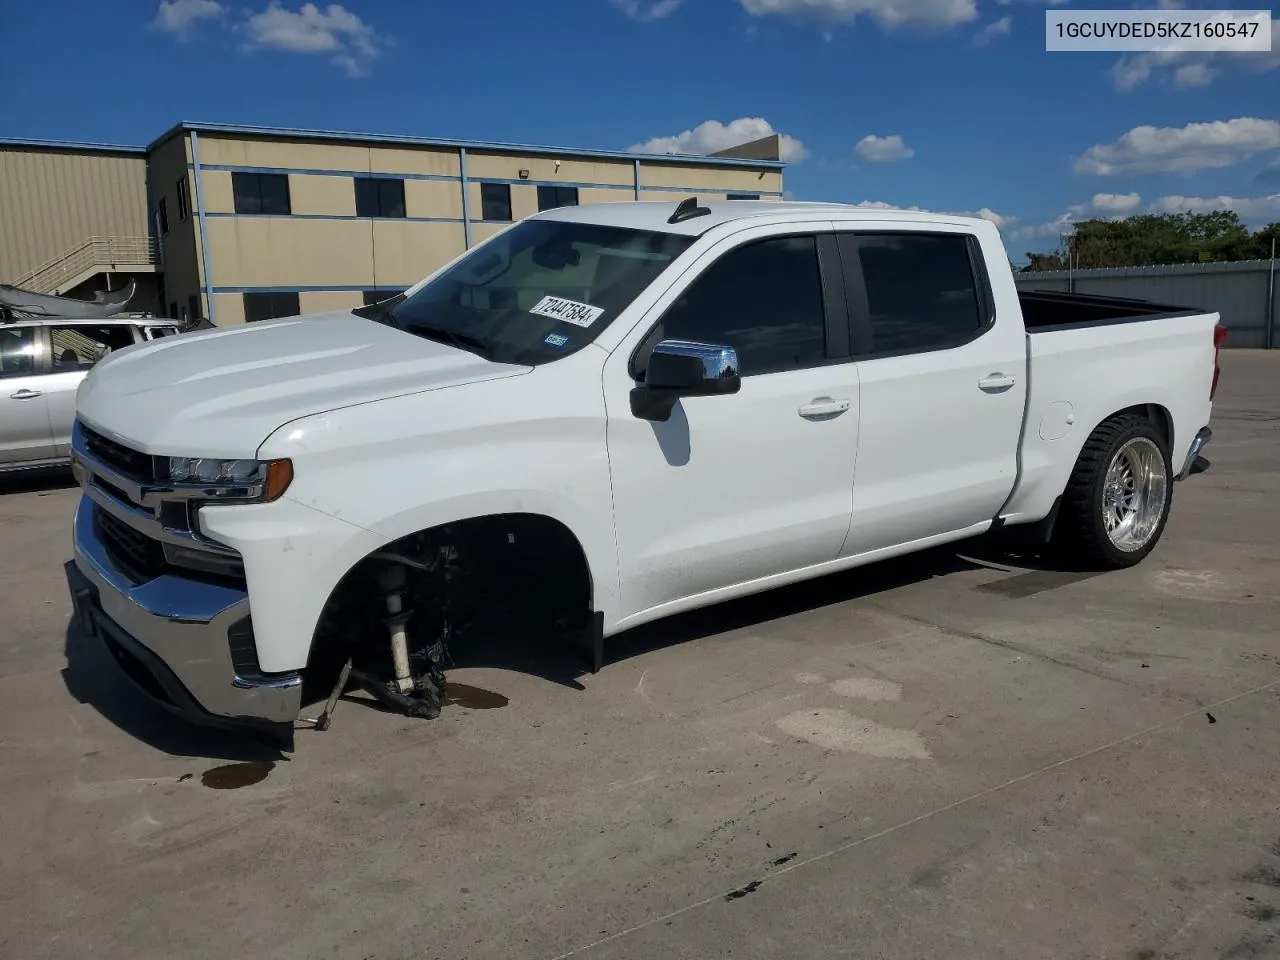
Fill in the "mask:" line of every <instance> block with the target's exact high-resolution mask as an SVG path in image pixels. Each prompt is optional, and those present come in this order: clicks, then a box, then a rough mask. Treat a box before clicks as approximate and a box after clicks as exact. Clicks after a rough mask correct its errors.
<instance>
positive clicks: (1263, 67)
mask: <svg viewBox="0 0 1280 960" xmlns="http://www.w3.org/2000/svg"><path fill="white" fill-rule="evenodd" d="M1227 66H1230V67H1236V68H1239V69H1241V70H1248V71H1250V72H1253V73H1266V72H1267V71H1268V70H1278V69H1280V19H1274V20H1272V21H1271V50H1270V51H1269V52H1268V51H1263V50H1259V51H1255V52H1251V53H1234V52H1230V51H1227V52H1207V51H1203V50H1153V51H1150V52H1147V53H1135V54H1131V55H1126V56H1123V57H1121V58H1120V59H1119V60H1117V61H1116V63H1115V65H1114V66H1113V67H1112V68H1111V76H1112V79H1114V81H1115V85H1116V88H1117V89H1118V90H1126V91H1127V90H1132V89H1133V88H1134V87H1137V86H1139V85H1141V84H1143V83H1146V82H1147V81H1148V80H1150V79H1152V77H1156V78H1159V77H1161V76H1163V75H1164V73H1165V72H1170V71H1171V72H1172V75H1173V83H1174V85H1175V86H1179V87H1199V86H1204V85H1205V84H1206V83H1209V82H1211V81H1212V80H1213V79H1214V78H1216V77H1217V76H1218V75H1219V74H1221V72H1222V71H1221V70H1220V69H1218V68H1219V67H1227Z"/></svg>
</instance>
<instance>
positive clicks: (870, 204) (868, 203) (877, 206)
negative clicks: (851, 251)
mask: <svg viewBox="0 0 1280 960" xmlns="http://www.w3.org/2000/svg"><path fill="white" fill-rule="evenodd" d="M854 206H855V207H861V208H862V209H864V210H912V211H915V212H916V213H939V214H942V215H943V216H952V217H981V218H982V219H983V220H989V221H991V222H992V223H994V224H995V225H996V227H998V228H1004V227H1007V226H1009V225H1010V224H1012V223H1014V222H1015V221H1016V220H1017V218H1016V217H1006V216H1004V215H1002V214H999V213H996V212H995V211H994V210H992V209H991V208H990V207H982V208H981V209H979V210H933V211H930V210H926V209H925V208H924V207H917V206H914V205H912V206H909V207H904V206H902V205H901V204H897V203H885V202H884V201H883V200H860V201H859V202H858V203H855V204H854Z"/></svg>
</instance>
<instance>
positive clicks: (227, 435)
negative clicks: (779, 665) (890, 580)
mask: <svg viewBox="0 0 1280 960" xmlns="http://www.w3.org/2000/svg"><path fill="white" fill-rule="evenodd" d="M1222 333H1223V330H1222V328H1221V327H1220V326H1219V325H1218V315H1217V314H1214V313H1205V312H1201V311H1198V310H1191V309H1180V308H1175V307H1165V306H1160V305H1156V304H1149V303H1143V302H1137V301H1109V300H1100V299H1097V298H1088V297H1070V296H1063V295H1058V294H1044V295H1041V294H1023V295H1021V296H1020V295H1019V294H1018V292H1017V290H1016V289H1015V287H1014V281H1013V276H1012V273H1011V271H1010V267H1009V258H1008V256H1007V255H1006V253H1005V250H1004V247H1003V245H1002V243H1001V240H1000V236H999V233H998V232H997V230H996V228H995V227H994V226H992V225H991V224H990V223H987V222H985V221H983V220H976V219H968V218H961V217H953V216H941V215H933V214H927V213H916V212H905V211H888V210H866V209H859V208H855V207H848V206H842V205H827V204H797V203H778V202H760V203H753V202H749V201H735V202H730V203H711V204H708V205H706V206H698V205H697V203H696V201H694V200H689V201H685V202H684V203H682V204H680V205H679V207H678V208H676V207H673V206H672V205H669V204H663V203H622V204H600V205H591V206H583V207H565V208H559V209H555V210H550V211H547V212H545V213H541V214H538V215H536V216H534V217H531V218H529V219H526V220H524V221H521V222H519V223H516V224H514V225H512V226H511V227H510V228H508V229H506V230H504V231H503V232H502V233H500V234H499V235H497V236H495V237H493V238H491V239H490V240H488V241H486V242H485V243H483V244H482V245H480V246H478V247H476V248H475V249H473V250H471V251H470V252H468V253H466V254H464V255H463V256H461V257H460V258H458V259H457V260H455V261H453V262H452V263H450V264H448V265H447V266H445V267H443V268H442V269H440V270H439V271H437V272H436V273H435V274H433V275H432V276H430V277H428V278H427V279H425V280H423V281H422V282H421V283H419V284H418V285H416V286H414V287H413V288H411V289H410V290H408V291H406V293H404V294H402V295H400V296H398V297H395V298H393V299H391V300H388V301H386V302H384V303H381V304H375V305H373V306H370V307H363V308H359V309H355V310H351V311H338V312H333V313H327V314H320V315H315V316H311V317H305V318H289V319H283V320H275V321H270V322H264V323H259V324H253V325H249V326H245V327H243V328H240V329H235V330H219V331H213V332H207V333H204V332H197V333H192V334H187V335H184V336H182V337H178V338H175V339H173V340H171V341H169V342H161V343H159V344H156V345H154V346H152V347H148V348H146V349H143V350H126V351H122V352H121V353H119V354H118V355H116V356H114V357H111V358H108V359H107V360H105V361H104V362H102V363H101V364H99V365H98V366H97V367H96V368H94V370H93V371H91V372H90V374H89V376H88V377H87V378H86V380H85V382H84V384H83V386H82V387H81V390H80V396H79V401H78V405H77V416H78V422H77V426H76V432H75V436H74V439H73V444H72V445H73V454H74V457H75V469H76V471H77V473H78V476H79V478H80V481H81V483H82V484H83V489H84V496H83V498H82V499H81V501H80V506H79V509H78V513H77V515H76V520H75V557H76V559H75V565H74V568H73V569H71V570H69V574H68V575H69V578H70V587H71V591H72V595H73V597H74V599H75V604H76V609H77V611H78V617H79V618H80V620H81V622H82V624H83V626H84V627H85V629H87V630H89V631H91V632H94V633H96V634H98V635H100V636H101V637H102V639H103V640H104V641H105V642H106V644H107V645H108V646H109V647H110V648H111V650H112V651H113V652H114V653H115V654H116V657H117V659H118V660H119V661H120V662H121V663H122V664H123V665H124V666H125V668H126V670H128V671H129V672H130V673H131V674H132V675H133V676H134V677H135V679H137V680H138V682H139V684H140V685H141V686H142V687H143V689H145V690H147V691H149V692H150V693H151V694H152V696H154V697H156V698H157V699H158V700H160V701H161V702H163V703H165V704H166V705H167V706H169V707H170V708H172V709H173V710H175V711H177V712H179V713H181V714H183V715H185V716H188V717H190V718H192V719H195V720H197V721H200V722H205V723H217V724H233V725H234V724H240V725H250V726H258V727H270V728H272V729H277V730H291V729H292V724H293V721H294V719H295V717H296V715H297V713H298V711H299V708H300V703H302V702H303V696H304V689H303V686H304V681H308V684H307V691H306V695H307V697H308V698H310V697H311V696H312V695H313V691H314V695H316V696H318V697H323V695H324V694H325V693H328V690H329V687H330V685H332V683H333V680H334V677H335V674H337V672H338V668H339V666H341V665H345V664H346V663H348V661H349V662H350V663H351V664H352V665H353V667H352V669H353V671H354V672H353V673H352V674H351V675H352V676H354V677H357V678H358V679H360V682H361V683H363V684H364V685H366V686H368V687H369V688H370V689H372V690H374V691H375V692H377V694H378V695H379V696H380V697H381V698H382V699H384V700H385V701H386V702H388V703H393V704H398V705H400V706H401V707H403V708H404V709H405V710H406V711H408V712H410V713H419V714H421V715H426V716H431V715H434V713H436V712H437V711H438V709H439V694H440V690H441V683H442V675H441V669H442V664H443V663H444V662H446V661H445V649H446V647H447V645H448V644H450V643H453V644H455V646H456V645H457V644H458V643H462V642H465V637H466V634H465V632H462V631H463V630H464V627H465V625H466V624H467V623H468V622H469V621H470V620H471V617H472V615H473V614H474V615H476V616H483V615H484V614H486V613H489V612H492V610H493V609H494V608H500V607H503V606H507V607H517V608H518V612H519V615H520V617H521V620H520V622H521V623H523V624H525V625H526V626H527V629H528V630H529V631H530V636H531V637H532V636H533V635H534V631H535V630H536V629H538V626H539V625H542V624H547V625H555V626H556V628H557V629H558V630H560V631H561V634H562V635H563V636H564V637H565V638H566V639H567V640H569V641H571V642H572V643H573V644H575V645H576V646H577V647H578V649H580V650H581V651H583V652H584V653H585V655H586V657H587V660H588V661H589V664H590V667H591V669H599V668H600V666H601V663H602V660H603V643H604V640H605V638H607V637H610V636H612V635H614V634H617V633H619V632H620V631H623V630H626V629H627V628H629V627H633V626H636V625H638V624H641V623H645V622H647V621H652V620H655V619H657V618H660V617H665V616H667V615H669V614H674V613H677V612H680V611H684V610H690V609H693V608H697V607H703V606H706V605H708V604H711V603H715V602H718V601H721V600H726V599H729V598H731V597H738V596H742V595H744V594H750V593H755V592H758V591H763V590H766V589H769V588H771V587H776V586H779V585H782V584H786V583H791V582H794V581H798V580H803V579H806V578H810V577H816V576H820V575H822V574H826V573H830V572H833V571H836V570H841V569H845V568H849V567H856V566H858V565H861V564H866V563H870V562H872V561H876V560H880V559H883V558H886V557H892V556H896V555H899V554H904V553H908V552H911V551H916V550H921V549H924V548H926V547H932V546H935V545H937V544H943V543H947V542H950V541H956V540H960V539H962V538H967V537H971V536H974V535H976V534H981V533H983V532H985V531H991V530H993V529H995V528H1000V527H1015V526H1020V527H1024V528H1026V529H1028V530H1032V531H1034V532H1035V534H1036V535H1037V536H1039V537H1040V538H1042V539H1044V540H1045V541H1047V542H1051V543H1052V544H1054V545H1056V546H1057V547H1059V548H1061V549H1062V550H1063V551H1065V552H1066V553H1067V554H1069V555H1070V556H1071V557H1073V558H1074V559H1075V560H1076V561H1078V562H1080V563H1082V564H1086V565H1088V566H1091V567H1099V568H1118V567H1125V566H1129V565H1131V564H1134V563H1137V562H1139V561H1140V560H1142V559H1143V558H1144V557H1145V556H1146V555H1147V554H1148V553H1149V552H1150V551H1151V550H1152V549H1153V548H1154V547H1155V545H1156V543H1157V542H1158V541H1159V539H1160V537H1161V533H1162V531H1163V530H1164V527H1165V521H1166V519H1167V517H1168V516H1169V510H1170V504H1171V498H1172V492H1173V483H1172V481H1174V480H1175V479H1180V478H1182V477H1184V476H1186V475H1187V474H1188V473H1190V472H1193V471H1195V470H1198V469H1202V468H1203V467H1205V466H1207V461H1205V460H1204V459H1203V458H1202V457H1201V456H1200V453H1201V449H1202V448H1203V446H1204V444H1205V443H1206V442H1207V441H1208V440H1209V438H1210V431H1209V429H1208V424H1209V418H1210V410H1211V401H1212V397H1213V392H1214V390H1215V388H1216V385H1217V380H1218V365H1217V348H1218V345H1219V343H1220V342H1221V337H1222ZM531 642H532V640H531Z"/></svg>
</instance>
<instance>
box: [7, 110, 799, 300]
mask: <svg viewBox="0 0 1280 960" xmlns="http://www.w3.org/2000/svg"><path fill="white" fill-rule="evenodd" d="M746 146H747V147H749V149H745V150H744V148H743V147H736V148H733V150H732V151H728V152H730V153H736V154H737V155H736V156H722V155H718V156H712V157H686V156H665V155H664V156H655V155H644V154H634V153H624V152H620V151H608V150H599V151H593V150H576V149H562V148H552V147H534V146H524V145H518V144H504V143H479V142H466V141H446V140H436V139H428V138H416V137H402V136H383V135H371V134H349V133H335V132H327V131H316V130H284V129H276V128H263V127H243V126H230V125H224V124H199V123H183V124H179V125H177V126H175V127H173V128H172V129H170V130H168V131H167V132H166V133H164V134H163V135H162V136H161V137H159V138H158V139H157V140H156V141H155V142H153V143H152V144H150V145H149V146H148V147H145V148H120V147H113V148H104V147H93V146H84V147H78V148H77V147H74V146H72V145H67V144H62V145H51V144H48V143H45V144H35V143H30V142H27V143H18V142H14V141H0V209H4V210H5V214H4V217H3V219H4V220H5V221H8V220H11V219H13V218H12V216H11V213H10V211H12V210H14V209H18V210H21V211H22V212H21V214H20V219H21V220H23V221H29V220H33V219H40V218H42V217H46V213H45V210H46V207H47V206H48V205H49V204H50V203H52V202H53V198H54V197H56V196H58V195H59V191H62V193H63V194H64V195H66V196H67V197H68V200H67V206H68V210H69V211H70V212H69V213H68V214H67V215H66V216H64V218H63V220H64V221H65V223H64V222H63V221H59V222H58V230H59V231H60V232H58V233H56V234H53V231H52V228H48V229H45V232H44V233H41V232H40V231H39V230H37V229H35V228H34V227H25V226H23V225H22V224H19V225H17V226H13V225H9V226H8V229H6V225H5V224H4V223H2V222H0V231H4V232H0V241H2V242H3V243H4V248H3V249H2V250H0V281H5V282H11V283H13V282H17V283H18V285H22V282H23V281H24V280H25V281H26V282H27V283H28V285H30V286H31V288H32V289H36V288H37V286H38V285H39V283H43V284H45V285H46V287H45V290H44V291H42V292H60V293H61V292H68V291H71V292H73V293H76V295H84V292H85V291H86V290H89V291H90V292H91V289H104V288H105V287H104V286H103V283H104V281H105V280H106V279H107V277H108V274H110V275H111V278H112V279H111V281H110V282H111V285H112V286H119V285H120V283H119V282H118V274H119V273H120V267H121V265H120V264H118V263H117V264H112V263H104V262H99V261H100V260H101V259H102V258H105V257H109V256H111V255H118V251H114V252H113V251H112V250H111V249H107V248H108V247H110V244H107V245H106V247H103V249H99V250H95V251H94V257H95V258H96V259H95V261H94V263H93V264H91V265H90V267H96V268H97V272H96V273H95V274H94V275H93V277H92V278H80V277H79V275H77V278H78V280H77V285H76V286H75V287H74V288H73V287H71V286H65V285H64V286H61V287H60V288H57V289H56V290H55V289H54V288H53V287H48V286H47V283H48V281H49V280H50V279H53V278H56V277H58V276H61V275H62V274H63V273H65V272H66V270H65V268H59V267H57V266H56V265H55V264H56V262H57V257H58V256H59V255H60V254H59V252H60V251H63V250H66V251H70V250H71V249H72V248H73V246H74V245H75V244H77V243H84V242H85V240H86V238H89V237H106V238H109V239H120V240H123V239H125V238H126V237H128V238H142V239H144V240H145V242H149V243H150V246H149V247H147V250H148V251H150V255H151V257H152V259H151V261H150V262H149V265H148V264H141V265H138V266H139V268H140V269H139V272H142V270H141V268H142V267H146V266H149V269H151V270H157V271H161V272H162V277H163V280H162V285H161V289H160V290H157V291H156V294H157V303H156V307H155V312H158V313H161V314H165V315H168V316H172V317H174V318H177V319H185V318H190V317H193V316H197V315H198V316H202V317H207V318H208V319H210V320H212V321H213V322H214V323H216V324H218V325H228V324H236V323H243V322H245V321H247V320H248V321H252V320H261V319H266V318H268V317H274V316H288V315H291V314H295V313H299V312H301V313H309V312H313V311H318V310H326V309H336V308H342V307H351V306H357V305H359V304H361V303H365V302H370V301H372V300H376V299H383V298H385V297H387V296H390V295H392V294H393V293H397V292H399V291H401V290H403V289H405V288H406V287H408V286H410V285H411V284H413V283H415V282H417V281H418V280H420V279H421V278H422V277H423V276H425V275H426V274H428V273H430V272H431V271H432V270H434V269H436V268H437V267H439V266H440V265H442V264H444V263H446V262H448V261H449V260H450V259H452V258H453V257H455V256H457V255H458V254H459V253H461V252H462V251H463V250H465V249H467V248H468V247H470V246H472V245H474V244H475V243H478V242H479V241H481V240H483V239H485V238H486V237H489V236H491V235H492V234H493V233H495V232H496V231H498V230H500V229H502V228H503V226H505V225H506V224H508V223H510V222H512V221H513V220H519V219H521V218H523V217H525V216H528V215H529V214H532V213H535V212H537V211H538V210H540V209H547V208H549V207H554V206H563V205H567V204H580V203H581V204H586V203H599V202H602V201H616V200H631V199H644V200H669V201H671V202H672V203H675V202H677V201H679V200H682V199H684V198H685V197H687V196H690V195H693V194H696V195H697V196H699V197H702V198H706V199H735V198H741V199H748V198H749V199H757V198H758V199H779V198H781V196H782V169H783V164H782V163H781V161H779V160H778V159H777V157H778V143H777V138H776V137H771V138H765V140H763V141H757V142H755V143H753V144H750V145H746ZM15 171H16V172H15ZM126 171H127V172H126ZM111 178H114V179H111ZM139 181H141V187H140V184H139ZM68 183H74V185H75V186H74V190H68V189H67V187H68ZM99 192H105V193H109V194H110V195H111V196H110V198H109V199H107V198H101V197H97V196H96V194H97V193H99ZM11 197H23V198H24V200H23V205H22V206H18V207H14V206H10V204H9V203H6V202H5V200H6V199H8V198H11ZM59 202H62V201H59ZM99 209H101V210H102V211H104V212H103V213H101V214H100V213H99V212H98V210H99ZM107 211H110V213H109V214H108V212H107ZM42 229H44V228H42ZM46 234H51V235H50V236H46ZM60 244H61V246H59V245H60ZM99 246H100V247H102V246H103V245H101V244H99ZM55 249H56V251H59V252H53V253H51V252H50V251H53V250H55ZM42 258H45V259H42ZM81 259H82V260H83V259H84V258H83V256H82V258H81ZM138 259H142V256H139V258H138ZM90 267H84V268H83V269H90ZM112 267H114V270H112V269H111V268H112ZM83 269H82V271H81V272H83ZM94 284H97V286H96V287H94Z"/></svg>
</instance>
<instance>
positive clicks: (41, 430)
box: [0, 324, 56, 469]
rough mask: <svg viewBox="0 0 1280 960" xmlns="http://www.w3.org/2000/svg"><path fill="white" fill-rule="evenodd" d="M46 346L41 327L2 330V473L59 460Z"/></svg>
mask: <svg viewBox="0 0 1280 960" xmlns="http://www.w3.org/2000/svg"><path fill="white" fill-rule="evenodd" d="M42 345H43V341H42V339H41V337H40V335H39V328H38V327H35V326H22V325H19V324H5V325H3V326H0V469H3V468H4V467H6V466H13V465H16V464H19V463H23V462H25V461H29V460H52V459H53V458H54V457H55V456H56V454H55V453H54V447H53V438H52V437H51V436H50V435H49V413H48V409H49V406H48V398H47V397H46V396H45V389H46V386H47V384H46V381H47V380H48V377H47V376H45V365H44V360H45V357H44V353H43V350H42V349H41V348H42Z"/></svg>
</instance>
